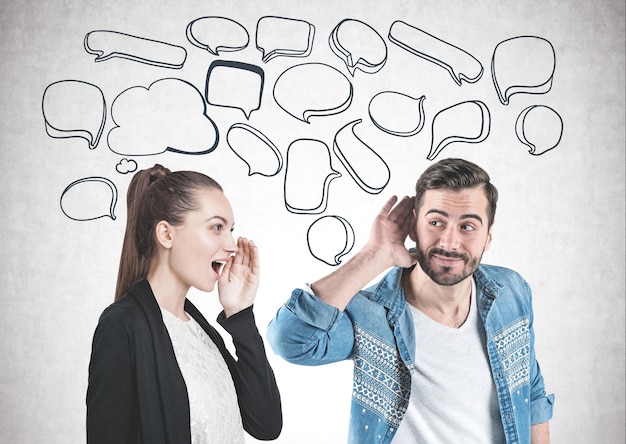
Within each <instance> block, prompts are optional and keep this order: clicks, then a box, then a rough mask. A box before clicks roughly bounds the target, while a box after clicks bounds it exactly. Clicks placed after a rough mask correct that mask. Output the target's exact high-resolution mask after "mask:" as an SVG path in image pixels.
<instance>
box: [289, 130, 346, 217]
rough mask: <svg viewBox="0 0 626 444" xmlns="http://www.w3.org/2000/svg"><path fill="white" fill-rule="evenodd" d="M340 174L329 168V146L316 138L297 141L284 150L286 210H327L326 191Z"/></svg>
mask: <svg viewBox="0 0 626 444" xmlns="http://www.w3.org/2000/svg"><path fill="white" fill-rule="evenodd" d="M338 177H341V174H340V173H339V172H337V171H335V170H333V168H332V163H331V157H330V151H329V149H328V146H327V145H326V144H325V143H324V142H322V141H320V140H315V139H297V140H294V141H293V142H291V144H290V145H289V147H288V148H287V162H286V164H285V186H284V193H285V207H286V208H287V210H288V211H289V212H291V213H296V214H319V213H323V212H324V211H326V206H327V203H328V188H329V186H330V183H331V182H332V181H333V179H336V178H338Z"/></svg>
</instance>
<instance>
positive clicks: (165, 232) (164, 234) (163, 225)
mask: <svg viewBox="0 0 626 444" xmlns="http://www.w3.org/2000/svg"><path fill="white" fill-rule="evenodd" d="M154 231H155V233H154V234H155V235H156V241H157V243H158V244H159V245H161V246H162V247H163V248H166V249H168V250H169V249H170V248H172V240H173V228H172V226H171V225H170V224H169V223H168V222H166V221H164V220H162V221H160V222H159V223H158V224H156V227H155V229H154Z"/></svg>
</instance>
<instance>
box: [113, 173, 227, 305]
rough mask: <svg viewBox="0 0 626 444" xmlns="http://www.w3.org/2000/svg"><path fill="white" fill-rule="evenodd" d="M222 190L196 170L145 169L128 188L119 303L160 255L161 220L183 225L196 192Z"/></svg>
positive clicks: (118, 284) (144, 276) (118, 283)
mask: <svg viewBox="0 0 626 444" xmlns="http://www.w3.org/2000/svg"><path fill="white" fill-rule="evenodd" d="M203 188H207V189H217V190H220V191H222V187H221V186H220V185H219V184H218V183H217V182H216V181H214V180H213V179H211V178H210V177H208V176H206V175H204V174H202V173H198V172H195V171H177V172H174V173H172V172H171V171H170V170H169V169H167V168H165V167H163V166H162V165H159V164H155V165H154V166H153V167H152V168H149V169H145V170H141V171H139V172H137V173H136V174H135V176H134V177H133V179H132V180H131V181H130V185H129V186H128V193H127V198H126V204H127V209H128V210H127V217H126V231H125V233H124V241H123V244H122V253H121V256H120V266H119V270H118V274H117V286H116V289H115V300H116V301H117V300H118V299H119V298H121V297H122V295H123V294H124V293H125V292H126V290H128V288H129V287H130V286H131V285H132V284H133V283H135V282H137V281H139V280H141V279H145V278H146V277H147V276H148V271H149V270H150V264H151V263H152V259H153V258H154V255H155V252H156V239H155V227H156V225H157V224H158V223H159V222H160V221H167V222H169V223H171V224H172V225H179V224H181V223H182V222H183V220H184V216H185V214H186V213H187V212H188V211H191V210H194V209H195V208H196V207H197V205H196V199H195V191H197V190H199V189H203Z"/></svg>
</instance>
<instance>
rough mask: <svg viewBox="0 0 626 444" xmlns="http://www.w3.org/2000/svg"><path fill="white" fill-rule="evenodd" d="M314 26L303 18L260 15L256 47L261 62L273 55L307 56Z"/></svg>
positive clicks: (310, 47) (311, 44) (270, 58)
mask: <svg viewBox="0 0 626 444" xmlns="http://www.w3.org/2000/svg"><path fill="white" fill-rule="evenodd" d="M314 38H315V26H313V25H312V24H311V23H309V22H307V21H305V20H297V19H291V18H286V17H275V16H271V15H268V16H265V17H261V18H260V19H259V21H258V22H257V25H256V47H257V49H258V50H259V51H261V53H262V54H263V58H262V60H263V62H264V63H267V62H269V61H270V60H272V59H273V58H274V57H279V56H283V57H307V56H308V55H309V54H311V50H312V49H313V39H314Z"/></svg>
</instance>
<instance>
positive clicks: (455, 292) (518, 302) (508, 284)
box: [268, 159, 554, 444]
mask: <svg viewBox="0 0 626 444" xmlns="http://www.w3.org/2000/svg"><path fill="white" fill-rule="evenodd" d="M497 198H498V193H497V190H496V188H495V187H494V186H493V185H492V184H491V183H490V178H489V175H488V174H487V173H486V172H485V171H484V170H482V169H481V168H480V167H478V166H477V165H475V164H473V163H471V162H467V161H465V160H461V159H446V160H442V161H440V162H438V163H436V164H433V165H432V166H431V167H429V168H428V169H427V170H426V171H425V172H424V173H423V174H422V176H421V177H420V178H419V179H418V181H417V184H416V196H415V198H408V197H405V198H403V199H402V200H400V201H399V202H397V199H396V198H395V197H393V198H391V199H390V200H389V201H388V202H387V203H386V204H385V206H384V207H383V208H382V210H381V211H380V213H379V214H378V215H377V216H376V219H375V221H374V223H373V226H372V229H371V233H370V237H369V239H368V241H367V243H366V245H365V246H364V247H363V248H362V249H361V250H360V251H359V252H358V253H356V254H355V255H354V256H353V257H352V258H351V259H350V260H349V261H348V262H346V263H345V264H344V265H343V266H342V267H340V268H338V269H337V270H336V271H334V272H333V273H331V274H329V275H328V276H326V277H324V278H322V279H320V280H318V281H317V282H315V283H313V284H312V285H311V286H309V287H306V288H303V289H296V290H294V292H293V293H292V295H291V298H290V299H289V300H288V301H287V303H286V304H285V305H284V306H283V307H281V308H280V309H279V310H278V313H277V315H276V318H275V319H274V320H273V321H272V322H271V323H270V326H269V329H268V339H269V342H270V344H271V346H272V347H273V349H274V351H275V352H276V353H278V354H279V355H281V356H283V357H284V358H285V359H286V360H288V361H289V362H293V363H297V364H305V365H319V364H324V363H330V362H336V361H339V360H343V359H353V361H354V380H353V391H352V411H351V417H350V430H349V442H350V443H354V444H365V443H392V442H393V444H403V443H439V442H444V443H452V442H453V443H463V444H465V443H503V442H506V443H509V444H510V443H528V442H531V443H533V444H536V443H548V442H549V429H548V420H549V419H551V417H552V404H553V401H554V396H553V395H546V393H545V390H544V383H543V377H542V376H541V372H540V369H539V365H538V363H537V361H536V359H535V348H534V331H533V312H532V306H531V292H530V289H529V287H528V284H527V283H526V282H525V281H524V280H523V279H522V277H521V276H519V275H518V274H517V273H516V272H514V271H512V270H508V269H505V268H501V267H494V266H488V265H480V261H481V257H482V254H483V252H484V251H486V250H487V249H488V248H489V246H490V245H491V240H492V230H493V222H494V216H495V210H496V203H497ZM407 236H409V237H410V238H411V239H412V240H413V241H415V242H416V248H415V250H412V251H408V250H407V249H406V248H405V246H404V242H405V240H406V237H407ZM389 267H394V268H393V269H392V270H391V271H390V272H388V273H387V274H386V275H385V276H384V277H383V278H382V280H381V281H380V282H378V283H376V284H375V285H373V286H371V287H369V288H367V289H365V290H362V288H363V287H364V286H365V285H367V284H368V283H369V282H371V281H372V280H373V279H374V278H376V276H378V275H379V274H380V273H381V272H383V271H384V270H386V269H387V268H389Z"/></svg>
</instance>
